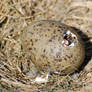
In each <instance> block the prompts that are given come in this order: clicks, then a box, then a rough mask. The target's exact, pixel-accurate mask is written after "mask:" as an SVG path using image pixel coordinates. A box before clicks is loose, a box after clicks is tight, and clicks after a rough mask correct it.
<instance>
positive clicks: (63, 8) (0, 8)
mask: <svg viewBox="0 0 92 92" xmlns="http://www.w3.org/2000/svg"><path fill="white" fill-rule="evenodd" d="M44 19H45V20H48V19H49V20H57V21H61V22H63V23H65V24H67V25H69V26H72V27H76V28H78V29H80V30H81V31H80V32H81V36H82V38H83V40H84V41H85V45H86V59H85V62H86V63H84V64H83V65H82V68H81V69H80V70H81V72H79V73H77V74H74V75H72V76H70V75H68V76H60V75H54V74H53V75H52V77H51V78H50V81H49V83H46V84H35V83H33V79H34V78H35V76H36V74H37V72H36V68H35V66H34V65H33V64H32V63H31V62H30V60H29V59H28V58H27V57H26V54H25V53H24V52H23V51H22V47H21V41H20V37H21V32H22V31H23V30H24V28H25V27H26V26H27V25H29V24H30V23H32V22H34V21H37V20H44ZM76 31H77V29H76ZM80 32H79V34H80ZM91 54H92V1H91V0H82V1H81V0H0V90H1V91H2V92H16V91H19V92H61V90H62V91H67V90H72V91H73V90H80V89H81V88H83V87H84V85H88V82H87V84H86V83H85V80H86V79H85V78H86V77H85V76H86V75H87V74H88V72H87V71H85V70H84V69H83V68H84V66H85V65H86V64H87V63H88V62H89V61H90V62H92V59H91V57H92V55H91ZM74 76H76V77H74ZM72 77H73V78H72ZM76 80H77V81H76ZM80 81H81V82H80Z"/></svg>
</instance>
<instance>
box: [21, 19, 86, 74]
mask: <svg viewBox="0 0 92 92" xmlns="http://www.w3.org/2000/svg"><path fill="white" fill-rule="evenodd" d="M21 40H22V46H23V50H24V52H25V53H27V56H28V57H30V61H32V62H33V63H34V64H35V66H36V67H37V68H38V70H41V71H44V72H59V73H65V74H69V73H72V72H74V71H75V70H77V69H78V68H79V66H80V65H81V64H82V62H83V61H84V57H85V49H84V44H83V41H82V39H81V37H80V36H79V35H78V34H77V32H76V31H75V30H74V29H72V28H71V27H69V26H67V25H65V24H63V23H60V22H57V21H52V20H41V21H37V22H34V23H32V24H30V25H29V26H27V28H26V29H25V30H24V31H23V34H22V39H21Z"/></svg>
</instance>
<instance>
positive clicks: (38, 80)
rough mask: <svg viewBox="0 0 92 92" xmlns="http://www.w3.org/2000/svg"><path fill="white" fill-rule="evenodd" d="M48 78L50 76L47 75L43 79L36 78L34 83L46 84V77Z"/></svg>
mask: <svg viewBox="0 0 92 92" xmlns="http://www.w3.org/2000/svg"><path fill="white" fill-rule="evenodd" d="M49 76H50V74H49V73H47V75H46V77H45V78H42V77H36V79H35V82H36V83H46V82H48V77H49Z"/></svg>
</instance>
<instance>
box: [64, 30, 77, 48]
mask: <svg viewBox="0 0 92 92" xmlns="http://www.w3.org/2000/svg"><path fill="white" fill-rule="evenodd" d="M63 37H64V40H63V41H62V44H63V45H64V46H70V47H73V46H74V45H75V40H77V37H76V35H75V34H73V33H72V32H70V31H69V30H68V31H67V32H66V33H65V34H64V35H63ZM70 38H71V39H72V40H71V39H70ZM74 38H75V39H74Z"/></svg>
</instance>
